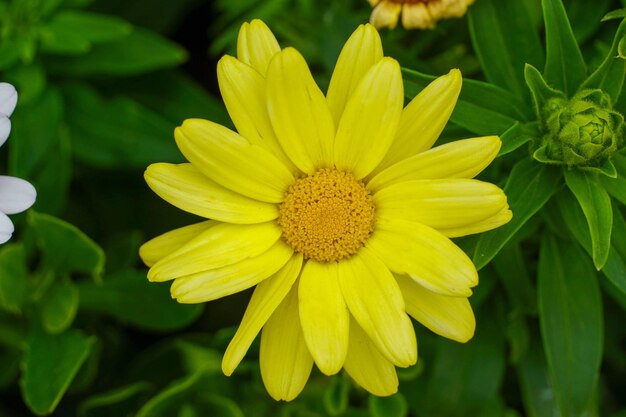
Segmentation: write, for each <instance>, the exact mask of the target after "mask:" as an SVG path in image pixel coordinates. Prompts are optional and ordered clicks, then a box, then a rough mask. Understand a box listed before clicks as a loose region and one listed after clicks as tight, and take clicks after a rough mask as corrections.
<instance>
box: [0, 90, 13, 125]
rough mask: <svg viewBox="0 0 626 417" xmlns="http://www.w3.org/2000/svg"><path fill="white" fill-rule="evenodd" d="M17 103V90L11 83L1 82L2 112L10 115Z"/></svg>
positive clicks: (0, 112) (0, 109) (0, 110)
mask: <svg viewBox="0 0 626 417" xmlns="http://www.w3.org/2000/svg"><path fill="white" fill-rule="evenodd" d="M16 104H17V91H15V87H13V86H12V85H11V84H9V83H0V114H4V115H5V116H7V117H9V116H11V114H13V110H15V105H16Z"/></svg>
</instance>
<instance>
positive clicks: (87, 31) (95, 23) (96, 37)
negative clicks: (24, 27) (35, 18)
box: [48, 10, 133, 46]
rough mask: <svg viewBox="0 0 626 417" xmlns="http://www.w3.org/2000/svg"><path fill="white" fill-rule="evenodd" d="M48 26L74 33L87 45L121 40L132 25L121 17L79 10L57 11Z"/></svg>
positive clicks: (128, 33)
mask: <svg viewBox="0 0 626 417" xmlns="http://www.w3.org/2000/svg"><path fill="white" fill-rule="evenodd" d="M48 27H52V28H55V29H57V30H59V29H61V28H62V30H64V31H67V32H73V33H76V34H78V36H80V37H81V38H82V39H84V40H85V41H86V42H87V43H88V44H89V46H91V44H92V43H106V42H113V41H117V40H122V39H124V38H125V37H126V36H128V35H130V33H131V32H132V31H133V27H132V25H131V24H130V23H128V22H126V21H125V20H123V19H120V18H117V17H113V16H107V15H104V14H99V13H90V12H84V11H79V10H64V11H62V12H60V13H57V14H56V15H55V16H54V18H53V19H52V20H51V22H50V23H49V25H48Z"/></svg>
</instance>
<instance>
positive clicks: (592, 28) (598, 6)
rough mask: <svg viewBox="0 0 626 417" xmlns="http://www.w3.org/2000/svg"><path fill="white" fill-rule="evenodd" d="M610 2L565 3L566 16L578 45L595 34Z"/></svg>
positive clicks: (604, 0)
mask: <svg viewBox="0 0 626 417" xmlns="http://www.w3.org/2000/svg"><path fill="white" fill-rule="evenodd" d="M610 3H611V0H597V1H593V2H591V1H569V2H566V3H565V7H566V9H567V15H568V16H569V21H570V23H571V26H572V30H573V31H574V36H576V40H577V41H578V44H579V45H582V44H583V43H584V42H585V41H587V40H588V39H589V38H590V37H591V36H592V35H593V34H594V33H596V32H597V30H598V28H599V27H600V24H601V23H602V18H603V17H604V15H605V13H606V11H607V10H608V9H609V5H610Z"/></svg>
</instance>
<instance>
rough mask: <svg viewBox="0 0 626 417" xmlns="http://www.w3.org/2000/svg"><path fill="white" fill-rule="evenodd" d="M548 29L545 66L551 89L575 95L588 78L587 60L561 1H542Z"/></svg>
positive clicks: (545, 73)
mask: <svg viewBox="0 0 626 417" xmlns="http://www.w3.org/2000/svg"><path fill="white" fill-rule="evenodd" d="M541 4H542V7H543V17H544V22H545V27H546V49H547V50H546V66H545V68H544V71H543V75H544V77H545V79H546V81H547V82H548V84H550V85H551V86H553V87H554V88H557V89H559V90H561V91H564V92H565V93H566V94H567V95H568V96H571V95H573V94H574V93H575V92H576V91H577V90H578V87H579V86H580V84H581V83H582V81H583V79H584V78H585V73H586V69H585V61H584V60H583V56H582V53H581V52H580V48H579V47H578V43H577V42H576V38H575V37H574V33H573V32H572V28H571V26H570V23H569V20H568V19H567V13H565V8H564V7H563V3H562V2H561V0H542V2H541Z"/></svg>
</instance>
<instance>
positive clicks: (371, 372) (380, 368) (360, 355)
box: [344, 320, 398, 397]
mask: <svg viewBox="0 0 626 417" xmlns="http://www.w3.org/2000/svg"><path fill="white" fill-rule="evenodd" d="M344 368H345V369H346V372H347V373H348V375H350V376H351V377H352V379H354V380H355V381H356V383H357V384H359V385H360V386H362V387H363V388H365V389H366V390H367V391H369V392H371V393H372V394H374V395H378V396H380V397H386V396H388V395H392V394H395V393H396V392H397V391H398V376H397V375H396V368H395V367H394V366H393V364H392V363H391V362H389V361H388V360H387V359H385V357H384V356H383V355H382V354H381V353H380V352H379V351H378V349H376V346H374V344H373V343H372V342H371V341H370V339H369V338H368V337H367V335H366V334H365V332H364V331H363V329H361V326H359V325H358V323H357V322H356V321H354V320H351V321H350V344H349V345H348V355H347V356H346V363H345V364H344Z"/></svg>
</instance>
